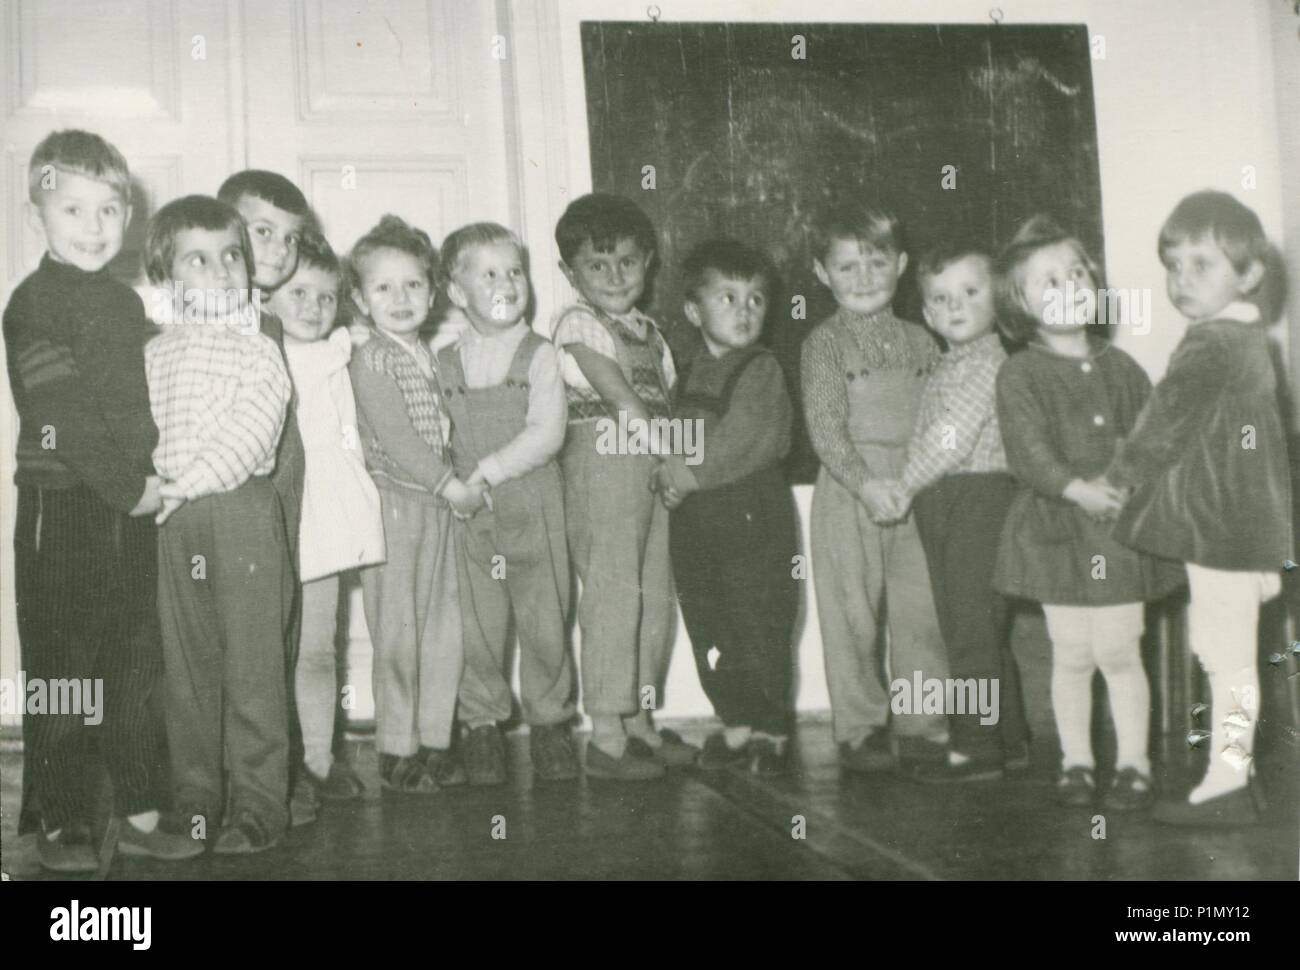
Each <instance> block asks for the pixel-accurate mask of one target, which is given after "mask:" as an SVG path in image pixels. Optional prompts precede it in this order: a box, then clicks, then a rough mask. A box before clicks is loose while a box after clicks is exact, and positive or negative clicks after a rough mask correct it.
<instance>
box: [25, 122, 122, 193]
mask: <svg viewBox="0 0 1300 970" xmlns="http://www.w3.org/2000/svg"><path fill="white" fill-rule="evenodd" d="M51 169H52V170H53V171H55V172H70V173H72V174H74V175H84V176H85V177H86V178H89V179H94V180H95V181H97V182H105V183H107V184H108V185H110V186H111V187H112V188H113V189H114V191H116V192H117V194H118V195H120V196H121V197H122V201H123V202H125V203H128V204H129V203H130V201H131V170H130V169H129V168H127V165H126V159H125V158H123V157H122V153H121V152H119V151H118V150H117V149H116V148H114V147H113V146H112V145H111V144H109V143H108V142H107V141H105V140H104V139H103V138H101V137H99V135H96V134H94V133H93V132H89V131H81V130H79V129H76V128H69V129H66V130H64V131H55V132H51V133H50V134H48V135H46V136H45V137H44V138H43V139H41V143H40V144H39V145H37V146H36V150H35V151H34V152H32V160H31V162H30V163H29V164H28V166H27V197H28V198H29V199H31V201H32V202H33V203H35V204H37V205H39V204H40V202H41V199H42V198H44V193H45V192H47V191H49V189H50V186H49V185H47V184H46V181H45V179H46V175H47V174H48V172H49V170H51Z"/></svg>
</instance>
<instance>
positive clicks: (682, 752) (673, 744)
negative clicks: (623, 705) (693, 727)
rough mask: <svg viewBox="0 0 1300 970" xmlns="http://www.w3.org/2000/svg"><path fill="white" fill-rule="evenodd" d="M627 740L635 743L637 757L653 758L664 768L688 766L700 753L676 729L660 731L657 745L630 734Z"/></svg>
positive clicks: (693, 762)
mask: <svg viewBox="0 0 1300 970" xmlns="http://www.w3.org/2000/svg"><path fill="white" fill-rule="evenodd" d="M627 740H628V743H629V744H633V743H635V745H636V754H637V756H638V757H650V758H653V759H654V760H655V761H658V762H659V763H660V764H661V765H663V766H664V767H665V768H689V767H690V766H691V765H693V764H695V759H696V758H698V757H699V755H700V749H699V748H697V747H696V746H695V745H693V744H687V743H686V742H685V741H684V740H682V736H681V735H680V734H678V733H677V732H676V731H660V732H659V740H660V744H659V746H658V747H655V746H653V745H651V744H649V743H647V742H645V741H642V740H641V739H640V738H638V737H634V736H632V735H629V736H628V739H627Z"/></svg>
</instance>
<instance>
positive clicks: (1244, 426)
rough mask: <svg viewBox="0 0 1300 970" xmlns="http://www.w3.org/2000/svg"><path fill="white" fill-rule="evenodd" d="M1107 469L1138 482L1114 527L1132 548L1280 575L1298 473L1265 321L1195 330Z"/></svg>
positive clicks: (1124, 481)
mask: <svg viewBox="0 0 1300 970" xmlns="http://www.w3.org/2000/svg"><path fill="white" fill-rule="evenodd" d="M1107 474H1108V477H1110V479H1111V480H1112V481H1113V482H1115V484H1118V485H1135V486H1136V490H1135V491H1134V493H1133V496H1132V498H1131V499H1130V500H1129V502H1128V504H1127V505H1126V506H1125V508H1124V511H1123V513H1122V514H1121V515H1120V517H1119V521H1118V522H1117V523H1116V528H1115V535H1116V536H1117V537H1118V538H1119V539H1120V540H1121V541H1123V542H1124V543H1126V544H1127V545H1130V546H1132V547H1133V548H1135V549H1141V550H1144V551H1146V552H1150V553H1154V554H1156V555H1160V556H1167V557H1169V558H1172V559H1178V560H1181V561H1183V562H1190V563H1195V564H1196V565H1198V566H1205V567H1208V568H1210V569H1224V570H1250V571H1260V572H1276V571H1278V570H1280V569H1281V568H1282V563H1283V560H1285V559H1287V558H1289V557H1290V556H1291V555H1292V532H1291V477H1290V462H1289V458H1288V456H1287V441H1286V433H1285V430H1284V428H1283V423H1282V415H1281V410H1280V407H1279V404H1278V397H1277V378H1276V373H1275V371H1274V369H1273V360H1272V356H1271V354H1270V353H1269V342H1268V334H1267V332H1266V330H1265V327H1264V325H1263V324H1260V323H1241V322H1238V321H1236V320H1210V321H1207V322H1205V323H1199V324H1195V325H1194V326H1192V327H1191V328H1190V329H1189V330H1188V331H1187V335H1186V336H1185V337H1183V340H1182V343H1180V344H1179V345H1178V349H1177V350H1176V351H1174V355H1173V357H1172V358H1171V359H1170V361H1169V370H1168V372H1167V373H1166V374H1165V378H1164V380H1162V381H1161V382H1160V385H1159V386H1158V387H1157V388H1156V389H1155V392H1154V393H1153V394H1152V396H1151V399H1150V401H1148V402H1147V405H1146V407H1145V408H1144V409H1143V411H1142V414H1141V416H1140V417H1139V419H1138V422H1137V426H1136V427H1135V428H1134V430H1133V433H1132V434H1131V435H1129V437H1128V439H1127V440H1126V441H1125V442H1124V443H1123V444H1122V445H1121V447H1120V449H1119V451H1118V452H1117V453H1116V455H1115V460H1114V462H1113V463H1112V465H1111V469H1110V471H1109V472H1108V473H1107Z"/></svg>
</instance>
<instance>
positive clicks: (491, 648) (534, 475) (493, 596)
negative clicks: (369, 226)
mask: <svg viewBox="0 0 1300 970" xmlns="http://www.w3.org/2000/svg"><path fill="white" fill-rule="evenodd" d="M544 342H545V341H543V339H542V338H541V337H539V336H537V334H535V333H531V332H530V333H528V334H525V336H524V338H523V339H522V340H521V341H520V342H519V346H518V348H516V350H515V355H514V358H513V359H512V360H511V361H510V369H509V371H508V372H507V374H506V379H505V381H504V382H502V383H500V384H496V385H494V386H492V387H482V388H471V387H468V386H467V385H466V382H465V371H464V368H463V367H462V366H461V360H460V351H459V349H458V348H457V347H454V346H453V347H447V348H444V349H443V350H442V352H441V353H440V354H439V355H438V374H439V379H440V381H441V384H442V400H443V406H444V407H445V408H446V409H447V413H448V415H449V416H450V417H451V427H452V431H451V460H452V465H453V466H454V467H455V469H456V475H457V477H458V478H460V479H461V480H462V481H464V480H465V479H467V478H468V477H469V476H470V475H472V474H473V473H474V469H475V467H477V465H478V463H479V461H480V460H481V459H483V458H485V457H486V456H488V455H490V454H492V453H493V452H495V451H497V450H498V449H500V448H502V447H504V446H505V445H506V444H508V443H509V442H510V441H512V440H513V439H514V438H515V437H517V436H518V435H519V433H520V432H521V431H523V430H524V425H525V421H526V419H527V416H528V394H529V383H528V368H529V364H530V363H531V362H532V359H533V355H534V354H535V353H536V351H537V348H538V347H539V346H540V345H541V344H542V343H544ZM491 495H492V509H491V510H488V509H482V510H480V511H479V512H478V513H477V514H475V515H474V517H473V518H471V519H469V520H467V521H460V520H457V522H456V525H455V535H456V549H457V552H458V554H459V560H460V577H461V582H460V602H461V614H462V622H463V623H464V627H465V671H464V674H463V675H462V676H461V682H460V691H459V694H458V700H459V702H460V718H461V721H462V722H463V723H464V724H465V725H467V726H468V727H470V728H475V727H482V726H484V725H487V724H493V723H496V722H498V721H506V720H508V719H509V718H510V711H511V697H510V684H509V682H508V681H507V680H506V676H505V670H506V651H507V650H508V649H509V646H510V640H509V634H510V618H511V612H512V610H513V614H514V619H515V630H516V633H517V634H518V636H519V665H520V670H519V677H520V693H521V694H522V695H523V697H522V700H523V708H524V720H526V721H527V722H528V723H529V724H530V725H532V726H534V727H543V726H548V725H552V724H561V723H564V722H565V721H568V720H569V719H570V718H572V717H573V714H574V705H573V701H572V695H573V665H572V662H571V661H570V659H569V652H568V649H567V645H566V643H565V620H566V617H567V615H568V610H569V557H568V552H567V550H566V547H565V535H564V490H563V487H562V485H561V483H560V469H559V466H558V465H557V464H556V463H555V462H554V461H548V462H547V463H546V464H545V465H543V466H542V467H541V468H535V469H533V470H532V471H530V472H528V473H527V474H526V475H523V476H522V477H520V478H514V479H511V480H510V481H506V482H502V483H501V484H500V485H497V486H496V487H494V488H493V489H492V492H491Z"/></svg>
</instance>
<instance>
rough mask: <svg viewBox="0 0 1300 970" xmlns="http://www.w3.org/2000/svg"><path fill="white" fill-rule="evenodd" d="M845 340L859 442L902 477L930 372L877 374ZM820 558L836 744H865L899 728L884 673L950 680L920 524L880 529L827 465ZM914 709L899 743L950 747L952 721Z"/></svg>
mask: <svg viewBox="0 0 1300 970" xmlns="http://www.w3.org/2000/svg"><path fill="white" fill-rule="evenodd" d="M835 335H836V338H837V340H838V341H839V343H840V349H841V355H842V357H843V361H844V369H845V380H846V382H847V388H848V397H849V416H848V432H849V437H850V438H851V439H852V441H853V444H854V446H855V447H856V448H857V450H858V453H859V454H860V455H861V456H862V458H863V460H864V461H866V463H867V466H868V467H869V468H870V469H871V473H872V475H873V476H875V477H880V478H897V477H898V476H899V475H901V474H902V471H903V466H904V464H905V461H906V457H907V441H908V438H909V436H910V435H911V431H912V427H913V425H914V424H915V421H916V412H917V408H918V407H919V405H920V401H921V391H922V389H923V387H924V385H925V380H926V373H925V370H924V369H923V368H922V367H919V366H915V365H911V366H897V365H896V366H893V367H888V368H881V367H877V366H873V365H870V364H869V362H868V361H867V360H866V358H865V355H864V354H863V352H862V350H861V348H860V347H859V346H858V344H857V341H856V340H855V339H854V338H853V335H852V334H851V333H850V332H849V331H848V330H847V329H846V328H844V327H842V326H837V327H836V330H835ZM812 554H813V573H814V583H815V586H816V590H817V616H818V619H819V621H820V624H821V634H822V647H823V649H824V651H825V654H826V681H827V685H828V687H829V689H830V695H831V716H832V724H833V731H834V736H835V740H836V741H837V742H839V743H848V744H857V743H858V742H859V741H861V740H862V739H863V738H865V737H866V736H867V735H868V734H869V733H870V732H871V731H872V730H874V729H875V728H879V727H883V726H884V725H885V724H886V723H887V721H888V720H889V702H890V696H889V693H888V690H887V687H886V681H885V680H884V678H883V677H882V674H883V675H885V676H887V677H888V678H889V679H890V680H893V679H895V678H906V679H907V680H908V681H911V680H912V678H913V676H914V672H915V671H920V672H921V676H922V678H923V679H924V678H931V677H935V678H944V677H946V676H947V663H946V661H945V657H944V652H943V639H942V637H941V636H940V633H939V620H938V617H937V615H936V613H935V608H934V599H933V594H932V593H931V590H930V574H929V571H928V569H927V567H926V561H925V552H924V551H923V550H922V548H921V539H920V536H919V535H918V533H917V530H916V521H915V518H914V517H913V516H910V515H909V516H908V517H907V519H905V520H904V521H903V522H900V523H898V524H896V525H887V526H880V525H876V523H874V522H872V521H871V517H870V516H869V515H868V513H867V508H866V506H865V505H864V504H863V503H862V501H861V500H860V499H859V498H858V496H857V495H855V494H854V493H853V492H851V491H849V490H848V489H846V488H845V487H844V486H843V485H841V484H840V483H839V482H838V481H837V480H836V479H835V478H834V477H832V475H831V474H830V472H828V471H827V470H826V468H825V466H823V467H822V469H821V471H819V472H818V474H817V486H816V489H815V490H814V492H813V504H812ZM886 605H887V606H888V612H887V613H886V612H885V610H884V607H885V606H886ZM882 614H883V616H884V619H885V620H886V622H887V623H888V627H889V662H888V664H884V663H883V660H884V651H883V649H882V646H883V643H882V640H881V639H880V622H881V619H882ZM882 668H884V669H882ZM912 710H913V713H911V714H907V715H903V716H900V717H899V718H897V719H896V720H895V721H894V723H893V731H894V733H895V734H896V735H899V736H908V737H921V738H925V739H927V740H930V741H934V742H937V743H946V741H947V724H946V719H945V717H944V715H942V714H922V713H916V712H915V710H916V705H912Z"/></svg>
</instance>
